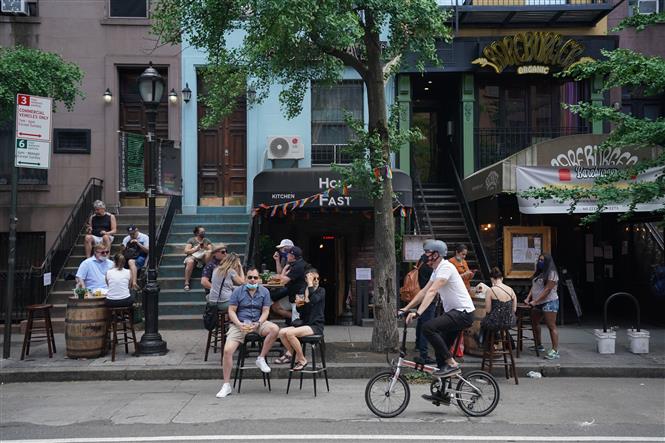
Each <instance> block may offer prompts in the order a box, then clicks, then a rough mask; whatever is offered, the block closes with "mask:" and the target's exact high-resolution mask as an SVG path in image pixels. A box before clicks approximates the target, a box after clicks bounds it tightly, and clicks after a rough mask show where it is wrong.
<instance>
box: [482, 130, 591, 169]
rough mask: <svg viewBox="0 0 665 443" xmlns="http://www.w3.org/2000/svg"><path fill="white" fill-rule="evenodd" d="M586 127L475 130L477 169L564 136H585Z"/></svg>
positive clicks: (587, 131)
mask: <svg viewBox="0 0 665 443" xmlns="http://www.w3.org/2000/svg"><path fill="white" fill-rule="evenodd" d="M589 132H590V128H589V127H588V126H566V127H553V128H541V129H530V128H496V129H476V131H475V139H476V146H477V154H478V156H477V163H478V164H477V165H476V166H477V169H482V168H484V167H486V166H489V165H492V164H494V163H496V162H499V161H501V160H503V159H505V158H506V157H509V156H511V155H513V154H515V153H517V152H519V151H521V150H522V149H524V148H527V147H529V146H531V145H533V144H535V143H539V142H542V141H545V140H550V139H553V138H557V137H561V136H564V135H574V134H586V133H589Z"/></svg>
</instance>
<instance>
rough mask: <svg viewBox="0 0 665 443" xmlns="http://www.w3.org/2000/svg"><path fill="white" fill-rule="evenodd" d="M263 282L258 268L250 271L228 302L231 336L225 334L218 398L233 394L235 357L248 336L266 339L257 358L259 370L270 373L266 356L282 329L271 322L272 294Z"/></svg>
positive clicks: (229, 333) (228, 333)
mask: <svg viewBox="0 0 665 443" xmlns="http://www.w3.org/2000/svg"><path fill="white" fill-rule="evenodd" d="M260 281H261V278H260V277H259V271H257V270H256V268H249V269H248V270H247V283H246V284H245V285H243V286H239V287H237V288H236V289H235V290H234V291H233V293H232V294H231V299H230V300H229V310H228V314H229V321H230V322H231V324H230V325H229V332H227V333H226V344H225V345H224V360H223V364H222V366H223V374H224V384H223V385H222V389H220V391H219V392H218V393H217V397H218V398H224V397H226V396H227V395H230V394H231V393H232V392H233V388H231V369H232V368H233V353H234V352H235V351H236V349H238V346H240V344H241V343H243V342H244V341H245V335H247V334H248V333H250V332H256V333H257V334H260V335H261V336H263V337H265V339H264V341H263V348H262V349H261V353H260V354H259V356H258V357H257V358H256V366H258V367H259V369H260V370H261V371H262V372H265V373H268V372H270V366H268V364H267V363H266V358H265V357H266V355H268V351H269V350H270V348H271V347H272V345H273V343H275V340H277V334H278V333H279V327H278V326H277V325H276V324H274V323H272V322H269V321H268V314H269V313H270V293H269V292H268V290H267V289H266V288H264V287H263V286H260V285H259V283H260Z"/></svg>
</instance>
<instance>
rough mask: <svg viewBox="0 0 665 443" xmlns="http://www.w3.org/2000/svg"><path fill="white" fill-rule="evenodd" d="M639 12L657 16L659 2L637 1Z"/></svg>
mask: <svg viewBox="0 0 665 443" xmlns="http://www.w3.org/2000/svg"><path fill="white" fill-rule="evenodd" d="M637 10H638V11H639V13H640V14H657V13H658V0H637Z"/></svg>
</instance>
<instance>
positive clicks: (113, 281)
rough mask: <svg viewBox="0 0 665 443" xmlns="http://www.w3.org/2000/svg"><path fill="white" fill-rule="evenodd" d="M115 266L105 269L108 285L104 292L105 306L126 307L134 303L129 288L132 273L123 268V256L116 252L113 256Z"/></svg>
mask: <svg viewBox="0 0 665 443" xmlns="http://www.w3.org/2000/svg"><path fill="white" fill-rule="evenodd" d="M113 262H114V264H115V266H113V268H111V269H109V270H108V271H106V284H107V285H108V287H109V290H108V292H107V293H106V306H108V307H109V308H121V307H128V306H132V305H133V304H134V295H133V294H132V293H131V291H130V290H129V289H130V288H131V287H132V283H131V280H132V273H131V271H130V270H129V269H125V256H124V255H123V254H122V253H120V252H119V253H117V254H116V255H115V256H114V257H113Z"/></svg>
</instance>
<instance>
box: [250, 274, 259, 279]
mask: <svg viewBox="0 0 665 443" xmlns="http://www.w3.org/2000/svg"><path fill="white" fill-rule="evenodd" d="M258 279H259V276H258V275H248V276H247V280H258Z"/></svg>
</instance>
